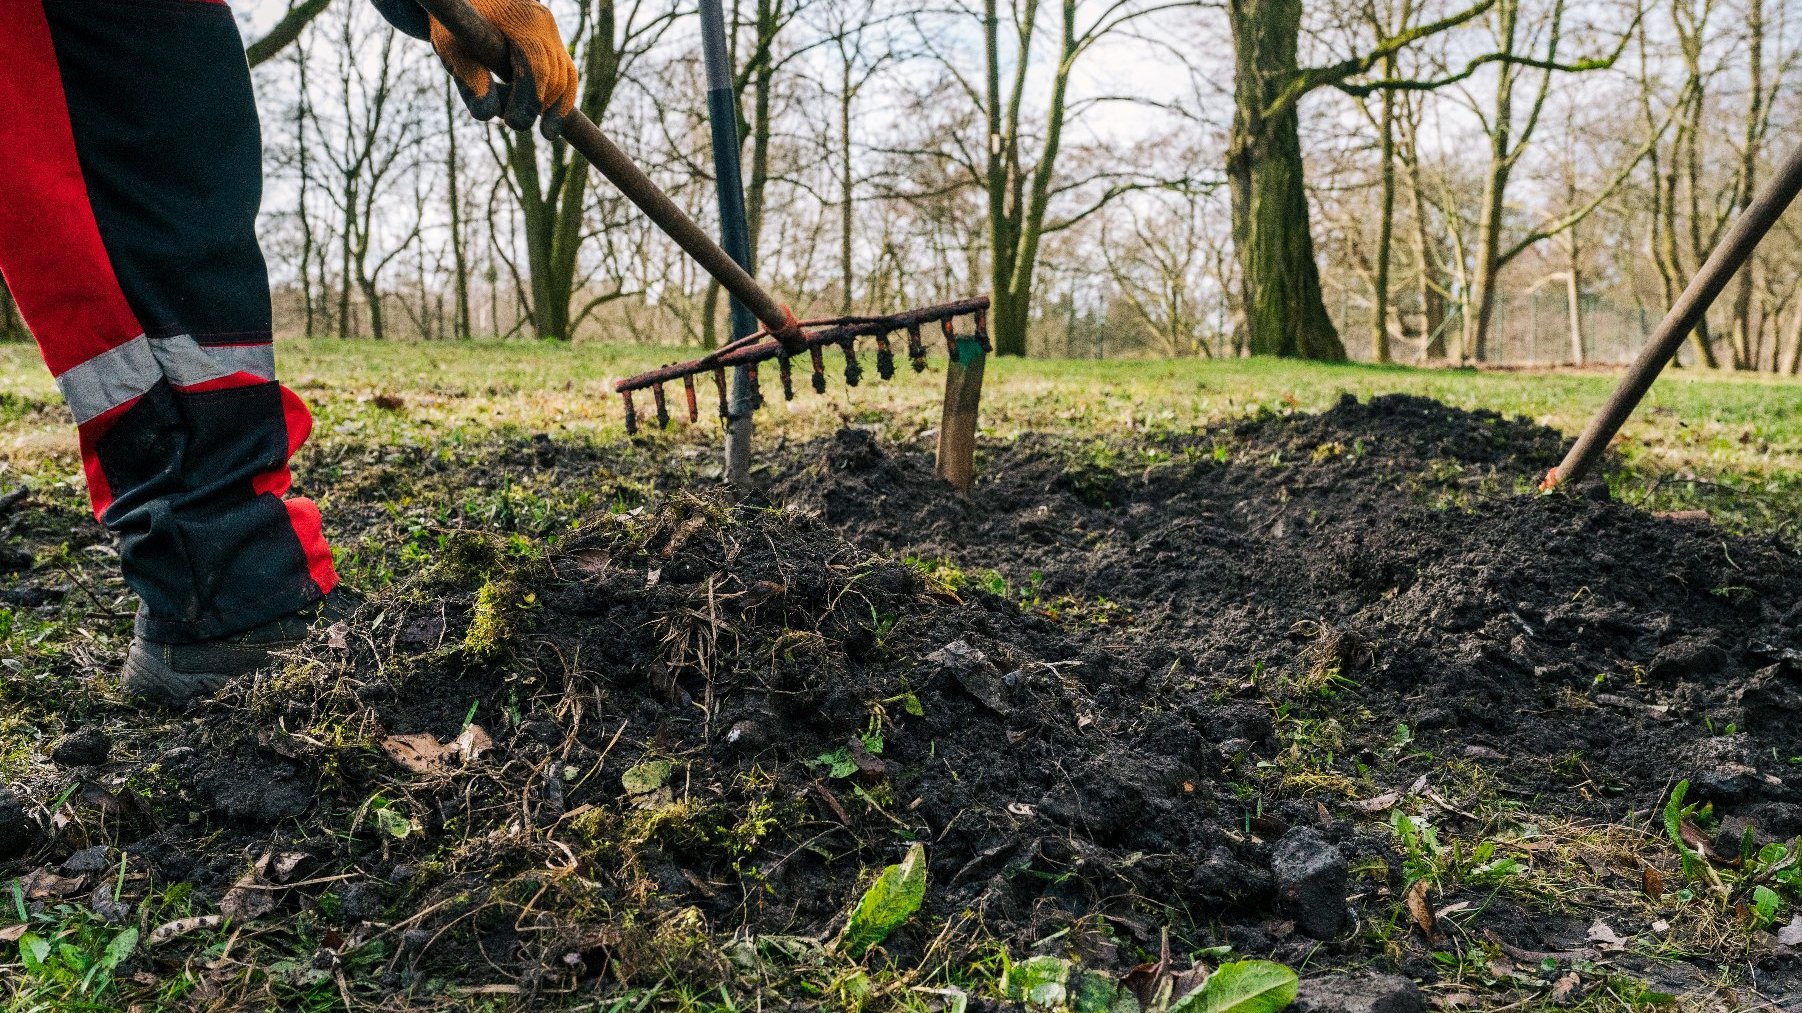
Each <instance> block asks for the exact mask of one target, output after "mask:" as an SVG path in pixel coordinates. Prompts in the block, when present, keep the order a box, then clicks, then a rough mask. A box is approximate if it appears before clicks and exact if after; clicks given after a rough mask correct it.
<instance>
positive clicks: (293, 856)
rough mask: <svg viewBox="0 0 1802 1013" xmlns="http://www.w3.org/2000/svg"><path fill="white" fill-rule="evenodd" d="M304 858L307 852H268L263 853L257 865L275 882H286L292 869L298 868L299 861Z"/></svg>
mask: <svg viewBox="0 0 1802 1013" xmlns="http://www.w3.org/2000/svg"><path fill="white" fill-rule="evenodd" d="M306 860H307V853H306V852H304V851H283V852H281V853H279V854H277V853H275V852H268V853H266V854H264V855H263V858H262V860H261V861H259V862H258V863H257V866H258V867H259V868H260V869H262V870H263V874H264V875H266V876H268V877H269V878H270V879H271V880H273V881H275V882H277V883H286V882H287V881H288V880H289V879H290V878H292V877H293V875H294V870H295V869H298V868H300V863H302V862H304V861H306Z"/></svg>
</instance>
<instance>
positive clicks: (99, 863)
mask: <svg viewBox="0 0 1802 1013" xmlns="http://www.w3.org/2000/svg"><path fill="white" fill-rule="evenodd" d="M111 850H112V849H110V848H108V847H107V846H106V845H104V844H96V845H94V846H93V847H91V848H82V849H81V850H80V851H77V852H76V853H75V854H73V855H70V856H69V857H68V859H67V860H65V861H64V862H63V871H64V872H67V873H69V874H71V875H80V874H82V873H84V872H99V871H100V870H102V869H106V868H110V867H111V866H112V864H113V863H112V855H111V853H110V852H111Z"/></svg>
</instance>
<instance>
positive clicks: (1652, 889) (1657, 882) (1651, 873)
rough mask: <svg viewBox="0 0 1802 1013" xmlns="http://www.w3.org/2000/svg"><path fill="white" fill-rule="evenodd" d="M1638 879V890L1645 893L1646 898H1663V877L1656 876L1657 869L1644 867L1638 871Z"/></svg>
mask: <svg viewBox="0 0 1802 1013" xmlns="http://www.w3.org/2000/svg"><path fill="white" fill-rule="evenodd" d="M1639 879H1640V888H1641V889H1643V890H1644V891H1645V892H1646V896H1647V897H1650V898H1652V899H1653V900H1659V899H1660V898H1662V897H1663V896H1664V877H1663V876H1660V875H1659V874H1658V870H1657V869H1654V868H1652V867H1651V866H1649V865H1648V866H1646V867H1645V868H1643V869H1641V870H1640V872H1639Z"/></svg>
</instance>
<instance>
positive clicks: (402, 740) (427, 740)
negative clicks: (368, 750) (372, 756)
mask: <svg viewBox="0 0 1802 1013" xmlns="http://www.w3.org/2000/svg"><path fill="white" fill-rule="evenodd" d="M382 752H384V753H387V754H388V758H389V759H390V760H393V761H394V762H395V763H398V764H400V765H401V766H403V767H405V768H407V769H408V770H410V771H412V772H413V773H415V774H426V773H430V772H431V771H433V770H435V769H437V768H438V766H439V765H440V764H441V763H442V762H443V761H444V754H445V753H446V752H447V750H446V749H445V748H444V746H443V745H441V744H440V743H439V742H438V739H437V737H436V736H433V735H427V734H425V733H424V732H417V733H414V734H412V735H390V736H388V737H387V738H385V739H383V740H382Z"/></svg>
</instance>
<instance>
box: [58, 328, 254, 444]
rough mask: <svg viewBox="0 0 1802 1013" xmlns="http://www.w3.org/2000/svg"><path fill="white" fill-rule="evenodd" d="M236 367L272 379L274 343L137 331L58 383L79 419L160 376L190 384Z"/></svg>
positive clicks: (177, 383)
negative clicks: (206, 340) (217, 341)
mask: <svg viewBox="0 0 1802 1013" xmlns="http://www.w3.org/2000/svg"><path fill="white" fill-rule="evenodd" d="M234 373H249V374H250V375H252V376H255V377H258V378H260V379H263V380H273V379H275V346H274V345H270V344H261V345H202V344H201V343H199V342H198V341H195V340H194V339H193V338H191V337H189V336H188V335H186V334H178V335H176V336H174V337H169V338H152V337H147V336H145V335H142V334H140V335H138V336H137V337H135V338H133V339H132V340H130V341H127V342H126V343H125V344H123V345H120V346H119V347H118V348H114V349H111V350H109V351H105V352H102V353H100V354H99V355H96V356H94V357H93V358H92V359H89V360H88V361H86V362H84V363H82V364H81V365H79V366H76V367H75V368H73V369H71V370H69V371H67V372H65V373H64V374H63V375H61V376H59V377H57V378H56V385H57V387H58V388H60V389H61V390H62V392H63V400H65V401H67V402H68V403H69V410H70V411H72V412H74V413H75V424H76V425H80V424H82V423H84V422H88V421H90V420H92V419H95V418H98V417H100V416H101V415H104V414H106V413H107V412H109V411H112V410H113V409H114V408H117V407H119V406H120V405H122V404H124V403H126V402H127V401H130V400H131V399H132V398H135V397H141V396H143V394H144V393H145V392H146V391H148V390H149V389H150V388H152V387H154V386H156V382H157V381H158V380H162V379H167V380H168V381H169V382H170V383H171V384H173V385H174V386H177V387H192V386H194V385H196V384H201V383H206V382H207V381H208V380H217V379H219V378H221V377H226V376H231V375H232V374H234Z"/></svg>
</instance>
